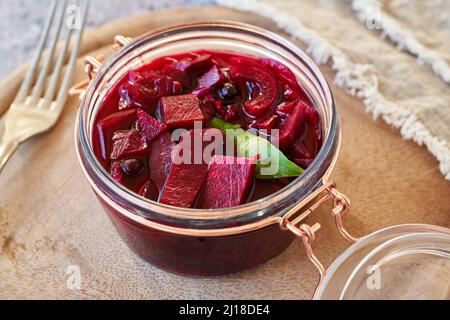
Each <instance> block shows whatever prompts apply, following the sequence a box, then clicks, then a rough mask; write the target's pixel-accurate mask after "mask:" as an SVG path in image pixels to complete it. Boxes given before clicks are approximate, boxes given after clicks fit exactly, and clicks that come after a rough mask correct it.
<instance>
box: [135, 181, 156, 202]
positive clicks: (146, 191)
mask: <svg viewBox="0 0 450 320" xmlns="http://www.w3.org/2000/svg"><path fill="white" fill-rule="evenodd" d="M139 195H140V196H141V197H144V198H147V199H150V200H153V201H156V200H158V196H159V190H158V187H157V186H156V184H155V183H154V182H153V181H152V180H149V181H147V182H146V183H144V184H143V185H142V187H141V188H140V189H139Z"/></svg>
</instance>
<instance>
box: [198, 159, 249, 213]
mask: <svg viewBox="0 0 450 320" xmlns="http://www.w3.org/2000/svg"><path fill="white" fill-rule="evenodd" d="M255 169H256V159H255V158H236V157H228V156H214V157H213V158H212V160H211V163H210V164H209V167H208V174H207V176H206V181H205V187H204V189H203V191H202V193H201V195H200V198H199V201H198V207H199V208H204V209H218V208H229V207H235V206H238V205H241V204H243V203H245V202H246V201H247V199H248V198H249V195H250V192H251V189H252V185H253V181H254V175H255Z"/></svg>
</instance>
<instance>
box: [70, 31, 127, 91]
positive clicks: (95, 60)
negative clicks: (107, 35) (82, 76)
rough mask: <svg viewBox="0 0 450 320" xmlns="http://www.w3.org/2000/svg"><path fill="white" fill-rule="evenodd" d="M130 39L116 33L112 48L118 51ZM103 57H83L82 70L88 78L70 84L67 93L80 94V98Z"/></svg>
mask: <svg viewBox="0 0 450 320" xmlns="http://www.w3.org/2000/svg"><path fill="white" fill-rule="evenodd" d="M131 41H133V39H132V38H129V37H124V36H120V35H117V36H115V37H114V45H113V49H114V50H115V51H118V50H120V49H122V48H123V47H124V46H126V45H128V44H129V43H130V42H131ZM104 59H105V56H104V55H99V56H97V57H91V56H87V57H86V58H85V59H84V71H85V73H86V75H87V77H88V78H87V79H86V80H84V81H81V82H79V83H77V84H75V85H74V86H72V87H71V88H70V90H69V95H71V96H80V99H82V97H83V96H84V93H85V92H86V88H87V87H88V86H89V84H90V83H91V81H92V79H93V78H94V76H95V74H96V73H97V72H98V71H99V70H100V68H101V67H102V62H103V60H104Z"/></svg>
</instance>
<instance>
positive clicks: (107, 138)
mask: <svg viewBox="0 0 450 320" xmlns="http://www.w3.org/2000/svg"><path fill="white" fill-rule="evenodd" d="M134 121H136V110H135V109H131V110H125V111H120V112H116V113H113V114H111V115H109V116H107V117H106V118H104V119H103V120H101V121H100V122H99V123H98V124H97V130H98V137H99V142H100V149H101V154H102V157H103V159H104V160H107V159H108V154H109V151H110V149H111V140H112V135H113V132H115V131H117V130H124V129H128V128H131V125H132V124H133V122H134Z"/></svg>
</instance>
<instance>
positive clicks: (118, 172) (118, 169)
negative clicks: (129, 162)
mask: <svg viewBox="0 0 450 320" xmlns="http://www.w3.org/2000/svg"><path fill="white" fill-rule="evenodd" d="M110 172H111V177H113V179H114V180H116V181H117V182H119V183H123V171H122V166H121V165H120V162H118V161H115V162H113V163H112V164H111V169H110Z"/></svg>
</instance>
